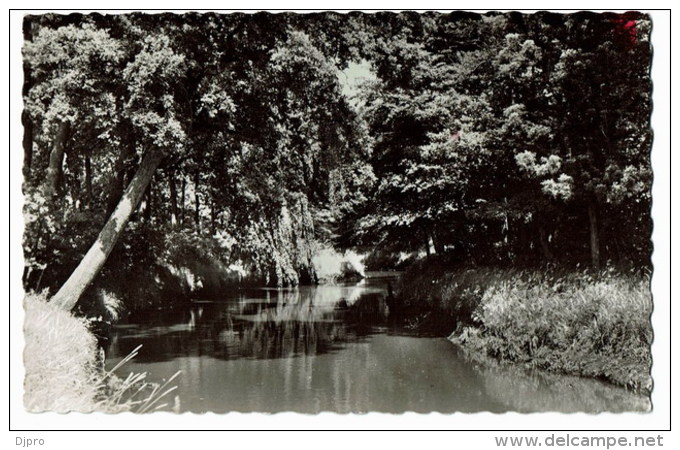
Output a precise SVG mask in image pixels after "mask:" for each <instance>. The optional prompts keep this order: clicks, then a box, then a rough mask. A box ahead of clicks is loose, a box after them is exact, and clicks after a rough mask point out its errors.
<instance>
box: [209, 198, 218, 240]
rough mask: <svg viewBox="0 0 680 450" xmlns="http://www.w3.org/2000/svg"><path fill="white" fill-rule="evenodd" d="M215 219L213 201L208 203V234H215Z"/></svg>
mask: <svg viewBox="0 0 680 450" xmlns="http://www.w3.org/2000/svg"><path fill="white" fill-rule="evenodd" d="M216 217H217V214H216V212H215V201H214V200H213V201H212V202H211V203H210V233H211V234H213V235H214V234H215V223H216Z"/></svg>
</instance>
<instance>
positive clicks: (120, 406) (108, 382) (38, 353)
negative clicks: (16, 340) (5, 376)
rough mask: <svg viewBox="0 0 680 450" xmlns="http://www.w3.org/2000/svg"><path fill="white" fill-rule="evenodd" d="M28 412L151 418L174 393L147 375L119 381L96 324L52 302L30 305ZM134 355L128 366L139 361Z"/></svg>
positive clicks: (32, 297)
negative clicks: (149, 413) (106, 358)
mask: <svg viewBox="0 0 680 450" xmlns="http://www.w3.org/2000/svg"><path fill="white" fill-rule="evenodd" d="M24 308H25V311H26V318H25V322H24V337H25V346H24V367H25V370H26V375H25V378H24V406H25V408H26V410H27V411H30V412H43V411H52V412H69V411H77V412H94V411H98V412H107V413H116V412H125V411H133V412H147V411H151V410H153V409H155V408H156V407H158V406H159V405H162V403H163V402H164V401H165V400H166V399H167V398H168V397H170V396H169V395H168V394H170V393H171V392H172V391H173V390H174V389H173V388H172V387H170V388H168V385H169V383H170V382H171V381H172V380H171V379H169V380H168V381H167V382H166V384H165V385H163V386H159V385H158V384H156V383H150V382H147V381H146V373H141V374H131V375H130V376H128V377H127V378H126V379H124V380H123V379H120V378H118V377H117V376H116V375H115V374H114V373H113V372H114V371H115V369H114V370H111V371H106V370H105V369H104V355H103V352H102V351H100V349H99V347H98V344H97V338H96V337H95V336H94V335H93V334H92V332H91V331H90V327H91V323H92V322H93V321H94V320H88V319H85V318H82V317H76V316H74V315H73V314H71V313H70V312H68V311H64V310H63V309H60V308H57V307H55V306H54V305H52V304H50V303H49V302H47V301H46V297H45V296H44V295H37V294H28V295H26V297H25V299H24ZM135 354H136V352H133V353H131V354H130V355H128V358H126V360H129V359H131V358H132V357H134V356H135Z"/></svg>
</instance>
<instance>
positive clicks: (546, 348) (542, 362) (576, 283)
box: [397, 259, 652, 392]
mask: <svg viewBox="0 0 680 450" xmlns="http://www.w3.org/2000/svg"><path fill="white" fill-rule="evenodd" d="M397 296H398V298H399V300H400V302H401V304H402V312H403V316H404V320H405V321H406V322H407V323H408V324H411V325H412V326H414V327H421V328H428V327H429V328H431V329H434V330H437V331H438V332H440V333H441V332H442V331H443V330H444V329H445V327H448V329H449V331H453V330H455V331H454V332H453V333H452V334H451V339H452V340H453V341H454V342H457V343H459V344H461V345H463V346H464V347H465V348H467V349H469V350H471V351H474V352H479V353H482V354H485V355H488V356H492V357H494V358H497V359H500V360H504V361H511V362H514V363H518V364H522V365H524V366H527V367H532V368H538V369H542V370H546V371H550V372H556V373H565V374H572V375H580V376H587V377H595V378H601V379H604V380H607V381H609V382H611V383H614V384H617V385H620V386H625V387H627V388H629V389H632V390H635V391H639V392H649V391H650V390H651V377H650V368H651V353H650V345H651V342H652V329H651V323H650V314H651V309H652V301H651V292H650V288H649V280H648V279H647V277H646V276H641V275H631V274H623V273H617V272H615V271H607V272H602V273H599V274H596V275H593V274H589V273H584V272H581V273H579V272H572V273H564V272H555V271H547V270H544V271H539V270H524V271H521V270H508V269H497V268H475V269H465V268H461V267H453V266H447V265H446V264H445V263H442V261H441V260H436V259H430V260H426V261H422V262H419V263H417V264H416V265H414V266H413V267H412V268H411V269H410V270H409V271H408V272H407V274H406V275H405V276H404V278H403V279H402V281H401V283H400V286H399V288H398V290H397Z"/></svg>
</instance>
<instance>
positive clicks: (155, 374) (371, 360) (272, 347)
mask: <svg viewBox="0 0 680 450" xmlns="http://www.w3.org/2000/svg"><path fill="white" fill-rule="evenodd" d="M389 282H390V279H389V278H368V279H365V280H363V281H361V282H359V283H349V284H344V285H322V286H303V287H299V288H292V289H270V288H262V289H251V290H245V291H235V292H230V293H225V295H224V297H223V298H219V299H210V300H207V299H206V300H198V301H194V302H192V304H191V305H188V306H186V307H182V308H178V309H174V310H160V311H147V312H144V313H139V314H136V315H133V316H131V317H130V318H129V319H127V320H126V321H125V322H124V323H121V324H119V325H117V326H116V327H115V328H114V330H113V332H112V335H111V339H110V343H109V345H108V348H107V366H108V367H109V368H110V367H112V366H114V365H115V364H116V363H117V362H118V361H120V360H121V359H122V358H123V357H124V356H126V355H127V354H129V353H130V351H132V350H133V349H134V348H135V347H137V346H138V345H140V344H141V345H142V348H141V349H140V350H139V354H138V355H137V356H136V357H135V358H134V359H133V360H132V361H131V362H128V363H126V364H125V365H124V366H123V367H121V368H119V369H118V370H117V372H116V373H117V374H118V375H119V376H121V377H125V376H127V375H128V373H130V372H135V373H139V372H148V374H149V375H148V379H149V380H151V381H161V380H163V379H167V378H168V377H170V376H172V374H174V373H175V372H177V371H181V375H180V376H179V378H177V379H175V380H174V381H173V382H172V383H173V384H176V385H177V386H178V389H177V390H176V391H175V392H173V393H172V396H173V398H171V399H169V400H170V401H169V402H168V405H167V406H166V407H165V408H164V409H168V410H170V409H172V410H175V411H178V412H184V411H191V412H208V411H210V412H216V413H222V412H229V411H239V412H252V411H255V412H281V411H295V412H301V413H318V412H322V411H334V412H338V413H365V412H370V411H378V412H389V413H401V412H405V411H415V412H433V411H436V412H443V413H452V412H480V411H490V412H505V411H517V412H540V411H560V412H577V411H582V412H590V413H594V412H602V411H611V412H622V411H647V410H649V408H650V403H649V400H648V398H646V397H643V396H639V395H635V394H632V393H630V392H627V391H626V390H624V389H622V388H618V387H615V386H612V385H609V384H606V383H603V382H600V381H597V380H591V379H583V378H578V377H570V376H558V375H549V374H545V373H540V372H536V371H527V370H524V369H520V368H516V367H512V366H509V365H504V364H498V363H494V362H492V361H486V360H480V359H478V358H473V357H471V356H470V355H467V354H466V352H465V351H464V350H462V349H461V348H459V347H457V346H456V345H454V344H452V343H451V342H449V341H448V340H447V339H445V338H441V337H432V336H424V335H418V334H417V333H415V332H414V331H412V330H408V329H405V328H403V327H398V326H395V325H393V324H391V322H390V321H389V319H388V316H387V307H386V306H385V296H386V293H387V286H388V283H389ZM175 394H177V398H176V399H175V398H174V395H175Z"/></svg>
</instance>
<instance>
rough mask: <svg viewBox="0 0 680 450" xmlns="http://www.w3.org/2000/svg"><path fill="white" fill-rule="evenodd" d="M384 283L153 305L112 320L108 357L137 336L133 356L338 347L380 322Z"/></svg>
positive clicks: (249, 354)
mask: <svg viewBox="0 0 680 450" xmlns="http://www.w3.org/2000/svg"><path fill="white" fill-rule="evenodd" d="M384 292H385V291H384V289H383V288H382V287H377V286H371V285H368V286H366V285H365V284H359V285H356V286H319V287H316V286H314V287H301V288H294V289H259V290H255V291H252V292H246V293H240V294H239V296H238V297H237V298H235V299H232V300H229V301H204V302H196V303H194V304H192V305H189V306H188V307H187V308H186V309H183V310H173V311H151V312H144V313H139V314H137V315H136V316H135V317H131V318H130V321H129V323H128V324H127V325H125V324H124V325H121V326H120V327H118V331H117V332H116V333H114V335H113V336H112V339H111V344H110V345H109V355H110V357H112V356H114V355H124V354H126V351H129V350H132V348H134V347H136V346H137V345H139V344H140V343H141V344H143V345H144V347H143V350H142V352H140V355H139V356H138V357H137V360H138V361H143V362H151V361H163V360H166V359H172V358H175V357H179V356H200V355H210V356H212V357H214V358H219V359H237V358H254V359H271V358H287V357H291V356H296V355H301V354H307V355H314V354H323V353H328V352H332V351H334V350H338V349H340V348H341V347H342V345H343V343H347V342H357V341H360V340H362V339H363V338H365V337H366V336H368V335H370V334H372V333H373V331H374V327H375V326H380V325H382V324H384V323H385V321H386V318H387V308H386V306H385V300H384Z"/></svg>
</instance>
